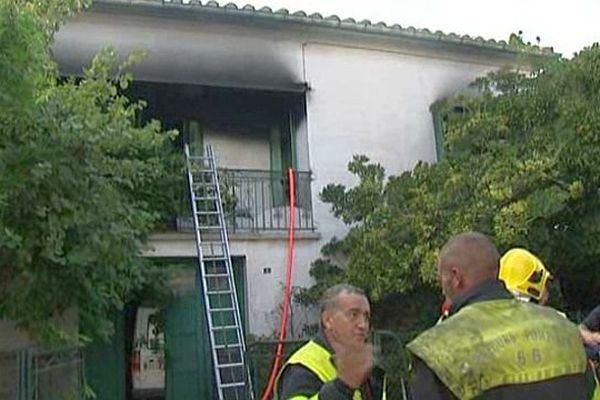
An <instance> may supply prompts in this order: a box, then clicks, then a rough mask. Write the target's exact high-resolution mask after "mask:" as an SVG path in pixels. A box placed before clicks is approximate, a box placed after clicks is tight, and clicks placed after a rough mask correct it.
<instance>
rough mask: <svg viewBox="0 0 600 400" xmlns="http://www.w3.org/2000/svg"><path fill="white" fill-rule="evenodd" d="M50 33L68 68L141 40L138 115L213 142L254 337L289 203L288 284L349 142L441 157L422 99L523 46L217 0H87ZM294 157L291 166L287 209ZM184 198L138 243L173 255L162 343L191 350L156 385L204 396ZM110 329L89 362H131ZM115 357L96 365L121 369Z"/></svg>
mask: <svg viewBox="0 0 600 400" xmlns="http://www.w3.org/2000/svg"><path fill="white" fill-rule="evenodd" d="M55 39H56V40H55V44H54V47H53V52H54V55H55V57H56V60H57V62H58V64H59V67H60V70H61V73H62V74H63V75H79V74H81V71H82V68H83V67H84V66H86V65H88V64H89V62H90V61H91V59H92V57H93V56H94V55H95V54H96V53H97V52H98V51H99V50H101V49H102V48H104V47H107V46H112V47H114V48H115V49H116V50H117V52H118V53H119V55H120V56H121V57H125V56H126V55H127V54H128V53H129V52H131V51H134V50H138V49H142V50H146V51H147V53H148V55H147V57H146V58H145V60H143V61H142V62H141V63H140V64H138V65H137V66H136V67H135V69H134V76H135V82H134V83H133V85H132V87H131V94H132V96H133V97H138V98H142V99H144V100H145V101H146V102H147V104H148V106H147V109H146V110H145V112H144V115H143V116H142V118H144V119H158V120H160V121H161V122H162V123H163V125H164V126H165V127H166V128H176V129H178V130H179V131H180V132H181V135H180V139H179V142H178V146H180V147H181V148H182V147H183V144H185V143H187V144H189V145H190V147H191V149H192V152H195V153H201V152H202V151H203V150H202V149H203V148H204V146H205V145H208V144H210V145H212V146H213V148H214V151H215V154H216V157H217V160H218V164H219V167H220V168H221V175H220V176H221V181H222V183H223V185H224V187H225V197H226V198H225V202H226V204H225V207H226V209H227V218H228V226H229V239H230V246H231V254H232V256H233V258H234V260H235V261H234V266H235V268H236V281H237V283H238V290H239V292H238V293H239V295H240V298H241V299H240V301H241V304H242V306H243V309H242V314H243V316H244V321H245V328H246V332H247V333H248V334H252V335H254V336H271V335H273V334H274V333H275V331H276V329H277V327H278V324H279V318H280V304H281V298H282V287H283V282H284V281H285V270H286V257H287V229H288V227H289V224H290V221H289V214H290V212H292V213H294V215H295V218H296V224H295V226H294V228H295V231H296V232H295V233H296V242H295V269H294V276H293V285H294V286H297V287H305V286H309V285H310V284H311V278H310V276H309V268H310V264H311V262H312V261H314V260H315V259H316V258H317V257H318V256H319V252H320V249H321V247H322V246H323V245H324V244H325V243H327V242H328V241H329V240H330V239H331V238H332V237H335V236H337V237H342V236H343V235H344V234H345V232H346V230H347V227H346V226H344V224H343V223H341V221H339V220H337V219H336V218H335V217H334V216H333V215H332V213H331V212H330V210H329V206H328V205H327V204H324V203H323V202H321V201H320V200H319V192H320V191H321V189H322V188H323V187H324V186H326V185H327V184H329V183H342V184H346V185H352V184H353V183H355V182H354V178H353V177H352V175H351V174H350V173H349V172H347V164H348V162H349V161H350V160H351V158H352V156H353V155H355V154H364V155H366V156H368V157H369V158H370V159H371V160H373V161H375V162H378V163H381V164H382V165H383V166H384V167H385V169H386V171H387V172H388V173H389V174H399V173H400V172H402V171H405V170H407V169H410V168H412V167H413V166H414V165H415V164H416V163H417V162H419V161H427V162H435V160H436V158H437V150H436V148H437V147H436V135H435V132H434V122H433V118H432V114H431V111H430V106H431V105H432V104H434V103H435V102H436V101H438V100H440V99H443V98H445V97H447V96H450V95H452V94H453V93H455V92H456V91H458V90H461V89H464V88H466V87H467V86H468V84H469V83H470V82H472V81H473V80H474V79H475V78H476V77H479V76H482V75H485V74H486V73H488V72H490V71H493V70H495V69H498V68H500V67H502V66H505V65H517V64H519V63H520V62H521V61H522V60H520V57H519V55H520V52H519V51H517V50H514V49H511V48H510V47H508V45H507V44H506V43H504V42H495V41H486V40H484V39H481V38H471V37H468V36H457V35H453V34H449V35H447V34H443V33H440V32H430V31H428V30H417V29H414V28H403V27H400V26H398V25H394V26H387V25H385V24H382V23H378V24H373V23H371V22H369V21H355V20H352V19H346V20H341V19H340V18H338V17H336V16H332V17H327V18H324V17H323V16H321V15H319V14H312V15H307V14H306V13H303V12H297V13H290V12H288V11H287V10H279V11H273V10H271V9H269V8H262V9H255V8H253V7H251V6H245V7H237V6H235V5H233V4H227V5H219V4H217V3H216V2H214V1H209V2H207V3H200V2H198V1H189V2H182V1H180V0H179V1H177V0H172V1H166V0H96V1H95V2H94V4H93V6H92V7H91V9H89V10H88V11H86V12H84V13H82V14H80V15H78V16H76V17H75V18H73V19H72V20H70V21H69V22H68V23H67V24H66V25H65V26H63V27H62V28H61V29H60V31H59V32H58V33H57V35H56V38H55ZM288 168H293V169H294V170H295V171H296V183H297V184H296V205H295V207H294V208H293V209H292V210H290V205H289V201H288V200H287V198H288V194H289V181H288V179H287V175H286V171H287V169H288ZM227 202H229V203H227ZM181 203H182V207H181V213H180V215H175V216H173V220H172V221H171V223H170V224H168V226H166V227H165V229H164V231H162V232H156V234H155V235H153V236H152V238H151V242H150V244H149V247H148V249H147V251H146V253H145V255H146V256H147V257H152V258H154V259H156V260H158V262H165V263H168V262H173V263H176V264H177V263H178V264H179V265H180V267H181V268H178V269H177V270H176V272H174V273H173V274H172V281H171V286H172V287H173V288H174V290H175V293H176V295H177V300H176V303H175V304H174V305H172V306H171V308H170V311H169V316H167V322H166V329H167V344H166V346H167V350H168V353H169V354H170V356H169V357H170V359H171V360H177V359H178V357H179V360H184V361H185V362H183V361H181V362H178V364H177V365H178V367H177V368H171V370H169V369H168V368H167V371H166V375H167V376H166V381H167V386H168V382H171V383H173V384H172V385H171V388H175V387H176V386H177V387H179V388H181V387H186V388H190V389H186V390H189V392H186V393H182V392H174V391H173V390H175V389H170V388H169V387H167V391H166V394H165V397H166V398H172V399H176V398H181V399H183V398H208V397H209V396H210V387H209V386H210V385H207V384H206V382H204V386H202V385H203V383H202V382H201V379H200V380H199V378H198V377H199V376H210V370H209V368H208V364H209V363H210V360H209V355H208V352H207V349H206V348H200V347H198V343H206V342H207V337H206V333H205V332H204V333H203V331H202V329H201V328H198V327H201V326H202V321H201V319H202V317H201V314H202V308H201V306H200V304H198V302H197V301H195V299H196V298H197V297H195V294H194V293H195V292H194V290H195V289H194V288H195V284H194V282H195V277H194V268H193V265H194V260H195V257H196V246H195V239H194V236H193V233H192V231H191V229H190V227H191V220H190V218H189V211H186V205H187V203H186V193H185V190H184V189H183V188H182V200H181ZM228 204H229V205H228ZM128 321H129V322H128ZM190 321H192V322H190ZM115 322H116V326H117V330H119V329H121V330H122V331H131V330H133V328H131V327H129V328H128V327H127V325H128V324H131V321H130V318H129V319H128V317H127V316H122V315H121V316H116V317H115ZM312 322H314V312H312V311H311V310H306V309H302V308H297V309H295V311H294V315H293V317H292V329H291V331H290V333H291V334H293V335H294V336H301V335H302V334H303V333H304V332H305V330H304V328H305V327H306V326H308V325H309V324H310V323H312ZM117 336H118V335H117ZM169 336H170V337H171V340H170V341H169ZM116 340H117V342H118V341H119V340H121V341H122V340H125V339H116ZM117 342H115V343H113V345H112V347H110V348H109V349H108V350H107V348H102V349H100V348H97V349H96V350H93V351H91V352H89V353H88V356H89V357H88V358H89V360H86V365H88V366H89V365H94V360H96V361H97V362H96V364H97V365H100V364H104V366H105V365H107V364H106V363H107V361H106V360H107V359H111V360H112V361H109V362H108V363H109V364H110V365H114V366H115V368H120V369H123V370H129V369H130V366H127V365H125V364H127V361H125V360H126V359H127V357H128V356H127V355H126V353H127V352H128V351H129V350H127V349H125V350H123V349H124V348H127V345H125V344H123V343H120V342H119V343H117ZM169 343H171V344H169ZM169 346H172V347H171V348H169ZM194 346H195V347H194ZM191 348H194V349H195V350H193V351H191V350H189V349H191ZM119 349H121V350H119ZM86 368H87V366H86ZM91 368H92V369H93V368H94V367H93V366H92V367H91ZM112 372H113V371H112V370H107V369H106V368H104V369H103V370H96V371H94V372H93V373H92V375H94V376H96V378H97V379H98V382H107V381H111V380H112V381H115V380H114V379H112V378H111V377H110V376H111V375H110V374H111V373H112ZM206 374H208V375H206ZM125 380H126V378H124V377H123V378H122V381H121V380H119V381H118V382H116V383H115V388H112V386H111V387H108V386H110V385H108V386H107V385H104V387H103V388H102V389H101V390H103V391H104V392H102V393H100V395H99V397H98V398H124V396H125V394H124V392H123V390H121V389H119V388H121V387H125V386H127V384H126V383H125ZM127 380H131V377H128V378H127ZM100 386H102V385H98V387H100ZM111 390H113V392H111ZM170 390H171V391H170ZM122 392H123V393H122ZM198 396H200V397H198Z"/></svg>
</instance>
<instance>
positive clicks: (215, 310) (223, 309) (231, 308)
mask: <svg viewBox="0 0 600 400" xmlns="http://www.w3.org/2000/svg"><path fill="white" fill-rule="evenodd" d="M224 311H235V308H233V307H229V308H211V309H210V310H209V312H224Z"/></svg>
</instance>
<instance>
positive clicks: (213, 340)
mask: <svg viewBox="0 0 600 400" xmlns="http://www.w3.org/2000/svg"><path fill="white" fill-rule="evenodd" d="M185 157H186V163H187V176H188V184H189V190H190V200H191V206H192V214H193V215H192V218H193V221H194V231H195V234H196V248H197V252H198V268H199V273H198V277H199V279H200V281H201V284H202V289H203V290H202V293H203V296H204V305H205V311H206V316H207V319H208V329H209V337H210V346H211V353H212V361H213V369H214V379H215V382H216V391H217V393H218V399H219V400H248V399H253V397H254V396H253V391H252V384H251V380H250V374H249V370H248V368H247V363H246V344H245V341H244V332H243V330H242V322H241V317H240V308H239V302H238V298H237V294H236V288H235V280H234V277H233V268H232V265H231V255H230V253H229V240H228V237H227V228H226V225H225V218H224V214H223V204H222V203H221V189H220V187H219V177H218V173H217V167H216V161H215V157H214V153H213V149H212V147H211V146H207V147H206V153H205V154H204V155H202V156H195V155H190V149H189V146H188V145H187V144H186V145H185Z"/></svg>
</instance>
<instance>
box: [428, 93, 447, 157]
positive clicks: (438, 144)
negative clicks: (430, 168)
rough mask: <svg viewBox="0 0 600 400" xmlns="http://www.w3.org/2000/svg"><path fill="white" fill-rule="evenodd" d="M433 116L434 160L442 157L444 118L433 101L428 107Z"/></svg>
mask: <svg viewBox="0 0 600 400" xmlns="http://www.w3.org/2000/svg"><path fill="white" fill-rule="evenodd" d="M429 110H430V111H431V117H432V118H433V132H434V135H435V150H436V160H437V161H440V160H441V159H442V158H443V157H444V118H443V116H442V114H441V112H440V106H439V104H438V103H433V104H432V105H431V107H430V109H429Z"/></svg>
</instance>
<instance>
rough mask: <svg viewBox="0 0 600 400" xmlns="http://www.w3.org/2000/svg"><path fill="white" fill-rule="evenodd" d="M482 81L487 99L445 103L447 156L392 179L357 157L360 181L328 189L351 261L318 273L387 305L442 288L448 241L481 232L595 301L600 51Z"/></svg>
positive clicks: (568, 298)
mask: <svg viewBox="0 0 600 400" xmlns="http://www.w3.org/2000/svg"><path fill="white" fill-rule="evenodd" d="M473 86H474V88H475V89H477V92H478V95H476V96H473V95H471V96H466V95H464V94H458V95H456V96H455V97H453V98H450V99H447V100H445V101H443V102H441V103H440V104H438V105H437V107H438V109H439V110H441V112H442V115H444V126H445V134H444V157H443V158H442V160H441V161H440V162H438V163H437V164H434V165H429V164H425V163H419V164H418V165H416V166H415V168H414V169H413V170H412V171H409V172H404V173H402V174H400V175H398V176H390V177H389V178H388V179H387V180H386V179H385V177H384V174H383V170H382V168H381V167H380V166H379V165H377V164H372V163H370V162H369V160H368V159H367V158H366V157H364V156H361V157H355V158H354V159H353V161H352V162H351V163H350V165H349V170H350V171H351V172H353V173H354V174H355V175H356V176H357V177H358V178H359V183H358V184H357V185H356V186H355V187H352V188H346V187H344V186H341V185H329V186H327V187H326V188H325V189H324V190H323V192H322V194H321V195H322V198H323V200H324V201H326V202H329V203H330V204H331V208H332V211H333V212H334V214H335V215H336V216H338V217H340V218H341V219H342V220H343V221H344V222H345V223H346V224H348V225H349V233H348V234H347V236H346V237H345V238H344V239H343V240H341V241H338V242H336V243H335V245H334V247H335V248H336V250H335V251H337V252H340V253H341V254H343V262H341V263H340V262H337V261H335V260H334V261H332V259H331V257H329V256H328V255H327V254H325V257H324V258H323V259H322V260H320V261H319V262H317V263H315V264H314V265H313V269H312V274H313V276H315V277H318V276H319V274H321V273H322V271H323V270H324V269H326V268H325V267H326V266H327V268H330V266H328V264H333V265H336V266H337V267H340V268H342V267H343V273H342V274H338V275H337V276H336V279H340V280H341V279H344V280H349V281H350V282H353V283H356V284H359V285H360V286H363V287H367V289H368V290H369V291H370V292H371V294H372V296H373V298H374V299H375V300H377V299H382V298H383V297H384V296H385V295H387V294H389V293H394V292H399V293H405V294H410V293H413V292H414V291H423V290H425V291H426V290H427V288H430V287H434V286H435V285H436V284H437V277H436V260H437V255H438V251H439V249H440V247H441V246H442V245H443V243H444V242H445V241H446V240H447V239H448V238H450V237H451V236H452V235H454V234H456V233H459V232H461V231H465V230H472V229H473V230H479V231H482V232H484V233H486V234H488V235H490V236H492V237H493V238H494V240H495V241H496V243H497V245H498V247H499V249H500V250H501V251H505V250H507V249H508V248H510V247H514V246H523V247H526V248H529V249H531V250H532V251H533V252H535V253H537V254H538V255H539V256H540V257H541V258H542V259H543V260H544V261H545V262H546V264H547V266H548V267H549V268H550V270H551V271H552V272H553V273H554V275H555V276H556V277H557V278H558V280H559V281H560V283H561V285H560V287H561V289H562V295H563V300H564V301H565V304H562V305H563V306H565V307H567V309H569V310H576V309H580V308H585V307H589V306H591V305H593V304H595V303H596V302H598V301H600V296H599V295H598V293H600V291H599V289H600V269H598V268H597V264H598V262H599V261H600V258H599V257H600V242H599V241H598V240H597V238H598V235H599V234H600V198H599V188H600V163H599V162H598V160H600V47H599V46H598V45H597V44H595V45H593V46H591V47H589V48H587V49H585V50H583V51H582V52H580V53H579V54H578V55H577V56H576V57H575V58H573V59H572V60H565V59H557V58H548V59H547V60H546V61H545V62H544V63H543V64H541V65H539V66H536V67H535V68H534V69H533V71H525V72H524V71H515V70H506V69H504V70H500V71H496V72H494V73H491V74H489V75H488V76H486V77H484V78H481V79H478V80H477V81H476V82H475V83H474V84H473ZM457 109H460V110H461V112H460V113H457V112H456V110H457ZM326 250H327V251H326V253H332V250H331V248H328V249H326ZM335 251H334V252H335ZM338 258H339V256H338ZM313 297H316V296H315V295H314V293H313Z"/></svg>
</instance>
